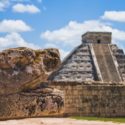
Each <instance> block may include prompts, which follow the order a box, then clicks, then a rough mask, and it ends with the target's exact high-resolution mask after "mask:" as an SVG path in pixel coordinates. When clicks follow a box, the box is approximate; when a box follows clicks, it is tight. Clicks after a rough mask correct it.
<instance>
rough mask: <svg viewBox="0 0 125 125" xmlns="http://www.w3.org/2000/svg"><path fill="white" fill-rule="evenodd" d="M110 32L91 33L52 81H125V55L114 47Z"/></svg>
mask: <svg viewBox="0 0 125 125" xmlns="http://www.w3.org/2000/svg"><path fill="white" fill-rule="evenodd" d="M111 39H112V34H111V33H110V32H87V33H85V34H83V35H82V44H81V45H79V46H78V47H76V48H75V49H74V50H73V51H72V52H71V53H70V54H69V55H68V56H67V57H66V59H65V60H64V61H63V63H62V64H61V66H60V67H59V69H58V70H57V71H56V72H54V73H52V74H51V75H50V77H49V80H51V81H64V82H82V81H102V82H118V83H119V82H123V81H124V80H125V54H124V52H123V50H122V49H119V48H118V46H117V45H115V44H112V43H111Z"/></svg>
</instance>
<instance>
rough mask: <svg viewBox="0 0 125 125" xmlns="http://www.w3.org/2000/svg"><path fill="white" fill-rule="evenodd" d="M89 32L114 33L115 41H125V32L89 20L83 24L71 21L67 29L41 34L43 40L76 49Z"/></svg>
mask: <svg viewBox="0 0 125 125" xmlns="http://www.w3.org/2000/svg"><path fill="white" fill-rule="evenodd" d="M87 31H108V32H112V35H113V41H117V40H118V41H125V32H124V31H121V30H118V29H115V28H112V27H111V26H110V25H108V24H105V23H103V22H100V21H98V20H89V21H85V22H83V23H78V22H76V21H70V22H69V23H68V25H67V26H65V27H62V28H60V29H57V30H53V31H49V30H47V31H46V32H44V33H41V38H42V39H45V40H46V41H47V42H49V43H53V44H57V45H59V46H69V47H74V46H76V45H78V44H80V43H81V35H82V34H84V33H85V32H87Z"/></svg>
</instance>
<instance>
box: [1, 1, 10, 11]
mask: <svg viewBox="0 0 125 125" xmlns="http://www.w3.org/2000/svg"><path fill="white" fill-rule="evenodd" d="M8 6H9V0H0V11H4V10H5V9H6V8H7V7H8Z"/></svg>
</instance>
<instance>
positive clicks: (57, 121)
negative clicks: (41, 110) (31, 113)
mask: <svg viewBox="0 0 125 125" xmlns="http://www.w3.org/2000/svg"><path fill="white" fill-rule="evenodd" d="M0 125H125V123H123V124H119V123H112V122H98V121H81V120H74V119H69V118H30V119H21V120H7V121H0Z"/></svg>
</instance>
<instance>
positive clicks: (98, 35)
mask: <svg viewBox="0 0 125 125" xmlns="http://www.w3.org/2000/svg"><path fill="white" fill-rule="evenodd" d="M111 37H112V33H111V32H87V33H85V34H83V35H82V42H83V43H93V44H94V43H96V44H97V43H98V44H101V43H102V44H110V43H111V39H112V38H111Z"/></svg>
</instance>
